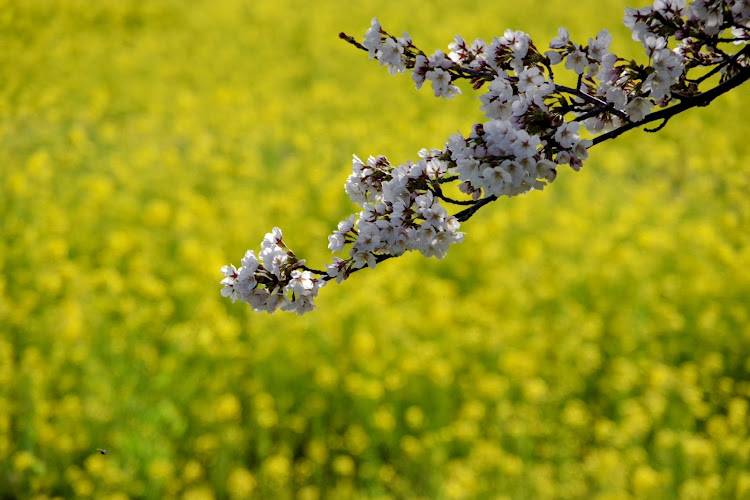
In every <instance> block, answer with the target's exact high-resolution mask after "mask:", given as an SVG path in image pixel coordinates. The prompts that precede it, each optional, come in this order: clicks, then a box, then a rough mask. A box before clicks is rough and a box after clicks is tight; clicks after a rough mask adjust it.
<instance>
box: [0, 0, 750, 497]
mask: <svg viewBox="0 0 750 500" xmlns="http://www.w3.org/2000/svg"><path fill="white" fill-rule="evenodd" d="M570 5H571V4H570V2H562V1H554V2H541V1H535V2H531V1H530V2H523V3H519V2H510V1H499V2H494V3H492V4H491V5H490V4H481V5H480V4H477V3H476V2H468V1H456V2H451V3H450V4H445V5H442V4H440V5H438V4H435V5H432V4H427V3H425V2H416V1H413V0H405V1H402V2H397V3H393V4H391V3H387V2H377V1H375V0H371V1H363V2H339V1H331V2H328V3H324V4H322V5H321V4H319V3H303V2H293V1H291V0H279V1H275V2H250V1H243V0H211V1H207V0H195V1H190V2H181V1H177V0H154V1H150V2H141V1H138V0H117V1H114V0H104V1H99V2H88V1H83V0H65V1H60V2H51V1H49V0H24V1H23V2H20V1H14V0H0V46H2V47H3V50H0V173H1V174H2V175H0V209H1V210H2V212H1V222H0V234H1V235H2V238H0V270H2V274H0V498H36V499H44V498H110V499H127V498H146V499H162V498H185V499H221V498H229V499H242V498H268V499H301V500H314V499H323V498H334V499H346V498H378V499H386V498H393V499H400V498H409V499H411V498H424V499H433V498H435V499H463V498H466V499H473V498H482V499H485V498H486V499H498V500H499V499H589V498H592V499H600V500H605V499H628V498H631V499H660V500H661V499H685V500H688V499H690V500H692V499H714V498H733V499H734V498H736V499H750V408H749V402H750V302H749V301H748V298H749V297H750V232H749V231H748V229H749V228H750V201H748V200H749V198H748V192H750V164H749V163H748V158H750V143H748V141H747V137H748V136H749V135H750V123H748V121H747V120H746V119H745V118H744V116H746V114H747V112H748V110H749V109H750V88H739V89H737V90H735V91H733V92H732V93H730V94H728V95H726V96H723V97H722V98H720V99H719V100H717V101H716V102H715V103H713V104H711V105H710V106H709V107H707V108H703V109H698V110H694V111H691V112H689V113H686V114H683V115H680V116H678V117H676V118H675V119H673V120H672V121H671V122H670V123H669V124H668V125H667V127H666V128H665V129H664V130H662V131H660V132H659V133H657V134H647V133H645V132H642V131H633V132H630V133H628V134H627V135H625V136H623V137H621V138H618V139H617V140H616V141H610V142H607V143H604V144H602V145H598V146H597V147H595V148H594V149H592V150H591V159H590V160H589V161H588V162H587V163H586V166H585V167H584V168H583V170H581V172H578V173H576V172H573V171H565V172H561V174H560V176H559V178H558V180H556V181H555V183H554V184H552V185H551V186H550V187H549V188H547V189H546V190H545V191H543V192H533V193H531V194H529V195H527V196H523V197H519V198H514V199H512V200H509V201H504V202H498V203H495V204H494V205H493V206H490V207H488V208H486V209H485V210H484V211H483V212H481V213H479V214H478V215H477V216H476V217H474V218H473V219H472V220H471V221H470V222H468V223H467V224H465V225H464V226H463V230H465V231H466V232H467V237H466V242H465V243H463V244H461V245H458V246H456V247H455V248H453V249H451V251H450V252H449V254H448V257H447V258H446V259H444V260H442V261H438V260H435V259H431V260H428V259H424V258H422V257H421V256H419V255H407V256H404V257H402V258H399V259H392V260H390V261H387V262H384V263H382V264H381V265H379V266H378V268H377V269H376V270H375V271H365V272H362V273H357V274H356V275H355V276H352V278H351V279H350V280H348V281H346V282H344V283H342V284H340V285H336V284H334V283H332V284H330V285H329V286H327V287H326V288H325V289H323V290H322V291H321V294H320V297H319V298H318V300H317V301H316V304H317V306H318V309H317V310H316V311H314V312H312V313H309V314H307V315H305V316H304V317H297V316H294V315H290V314H276V315H273V316H269V315H260V314H257V313H253V312H252V311H251V310H250V308H249V307H247V306H246V305H245V304H235V305H232V304H231V303H230V302H229V301H228V300H227V299H225V298H223V297H221V295H220V293H219V291H220V288H221V287H220V285H219V283H218V282H219V280H221V278H222V276H221V274H220V273H219V269H220V267H221V266H222V265H223V264H226V263H227V262H229V261H232V260H234V261H235V264H237V263H238V262H237V261H238V260H239V258H240V256H241V255H242V254H243V253H244V252H245V250H246V249H248V248H252V247H254V246H255V245H257V242H259V241H260V240H261V239H262V237H263V235H264V234H265V233H266V232H268V231H269V230H270V229H271V228H272V227H273V226H279V227H281V228H282V229H283V230H284V235H285V240H286V241H287V243H288V244H289V245H290V246H291V247H292V248H293V249H294V250H295V251H296V252H297V254H298V255H300V256H301V257H303V258H307V259H308V262H309V263H310V265H312V266H313V267H322V265H323V264H325V263H328V262H330V254H329V251H328V249H327V248H326V247H327V240H326V238H327V236H328V235H329V234H330V232H331V231H332V230H333V229H334V228H335V227H336V223H337V222H338V221H339V220H342V219H344V218H345V217H346V216H347V215H348V214H349V213H351V212H353V211H354V210H355V207H354V206H353V205H352V204H351V202H350V201H349V200H348V198H347V196H346V193H345V192H344V189H343V184H344V181H345V179H346V177H347V176H348V174H349V168H350V165H351V155H352V154H357V155H359V156H360V157H367V155H370V154H384V155H387V156H388V157H389V158H391V159H392V160H393V161H395V162H396V163H400V162H402V161H405V160H407V159H414V158H415V157H416V156H417V151H418V150H419V149H421V148H423V147H440V146H442V144H443V142H444V140H445V139H446V138H447V137H448V136H449V135H450V134H451V133H453V132H455V131H456V130H457V129H460V130H461V131H464V132H466V131H467V130H468V128H469V127H470V125H471V124H472V123H474V122H475V121H477V120H480V119H481V115H480V113H479V106H480V103H479V101H478V100H477V99H476V98H475V96H473V95H472V92H471V90H470V89H469V88H467V87H464V89H463V90H464V95H463V96H460V97H458V98H456V99H454V100H452V101H440V100H436V99H434V98H433V97H432V95H431V92H430V91H429V90H423V91H416V90H414V88H413V82H412V81H411V80H410V79H409V78H408V77H404V76H400V77H391V76H389V75H388V73H387V71H385V70H384V69H383V68H381V67H379V66H378V64H377V63H376V62H374V61H370V60H368V58H367V55H366V54H365V53H363V52H359V51H357V50H355V49H353V48H352V47H351V46H349V45H347V44H346V43H345V42H343V41H341V40H339V39H338V33H339V32H340V31H345V32H347V33H349V34H351V35H355V36H356V37H360V36H361V35H362V34H363V33H364V31H365V30H366V29H367V28H368V26H369V22H370V19H371V18H372V17H373V16H377V17H378V18H379V19H380V20H381V22H382V24H383V26H384V28H386V29H387V30H389V31H391V32H394V33H399V32H400V31H401V30H407V31H408V32H409V33H410V34H411V35H412V37H413V39H414V41H415V43H416V44H417V45H418V46H420V47H421V48H423V49H424V50H425V51H427V52H432V51H433V50H434V49H435V48H438V47H439V48H443V49H445V47H446V46H447V44H448V43H449V42H450V41H452V37H453V35H454V34H456V33H461V34H462V35H463V36H464V37H465V38H466V39H467V40H472V39H474V38H476V37H483V38H485V39H491V38H492V36H494V35H499V34H501V33H502V31H504V30H505V29H506V28H510V27H513V28H517V29H523V30H525V31H527V32H529V33H530V34H531V35H532V37H533V39H534V40H535V42H536V43H537V44H538V45H542V44H544V43H546V42H548V41H549V40H550V39H551V38H552V37H553V36H555V33H556V30H557V27H558V26H561V25H562V26H567V27H568V28H569V29H570V32H571V37H572V38H574V39H577V40H581V41H585V40H588V38H589V37H591V36H595V35H596V33H598V32H599V30H600V29H601V28H604V27H606V28H608V29H610V31H611V32H612V33H613V35H614V36H615V42H614V45H615V46H616V47H617V48H618V50H621V51H622V52H624V53H626V54H629V55H632V56H638V57H640V56H641V51H642V49H641V48H640V47H638V46H636V45H634V44H632V42H631V41H630V37H629V32H628V31H627V29H626V28H625V27H623V26H622V24H621V19H622V13H623V10H624V8H625V7H626V6H628V5H630V4H629V3H628V2H623V1H619V0H618V1H612V2H609V3H608V4H607V9H602V8H601V5H600V3H599V2H596V1H594V0H586V1H581V2H576V7H575V9H572V8H571V6H570ZM631 6H639V5H631ZM631 45H632V47H631ZM746 87H747V86H746ZM99 449H103V450H106V454H103V453H102V452H101V451H99Z"/></svg>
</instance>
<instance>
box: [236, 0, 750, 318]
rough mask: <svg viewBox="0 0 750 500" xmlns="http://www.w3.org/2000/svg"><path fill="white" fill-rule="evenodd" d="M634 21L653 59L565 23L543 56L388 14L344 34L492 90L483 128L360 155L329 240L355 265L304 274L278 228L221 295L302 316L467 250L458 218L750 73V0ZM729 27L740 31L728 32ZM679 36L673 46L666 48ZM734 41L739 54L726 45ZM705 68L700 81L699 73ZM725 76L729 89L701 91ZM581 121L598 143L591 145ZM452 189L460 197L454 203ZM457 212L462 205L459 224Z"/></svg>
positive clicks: (451, 83)
mask: <svg viewBox="0 0 750 500" xmlns="http://www.w3.org/2000/svg"><path fill="white" fill-rule="evenodd" d="M625 24H626V25H627V26H628V27H629V28H630V29H631V31H632V33H633V39H634V40H636V41H639V42H641V44H642V45H643V47H644V49H645V52H646V56H647V58H648V61H647V62H646V63H645V64H644V63H638V62H636V61H633V60H626V59H623V58H621V57H618V56H617V55H615V54H614V53H613V52H611V51H610V50H609V47H610V44H611V42H612V36H611V35H610V34H609V33H608V32H607V30H601V31H600V32H599V33H598V34H597V35H596V37H594V38H590V39H589V40H588V44H586V45H582V44H578V43H575V42H573V41H571V40H570V35H569V33H568V31H567V30H566V29H565V28H560V29H559V30H558V36H557V37H555V38H554V39H553V40H552V41H551V42H550V43H549V44H548V47H547V49H546V50H544V51H542V50H539V49H538V48H537V46H536V45H535V44H534V43H533V41H532V40H531V37H530V36H529V35H528V34H526V33H524V32H521V31H514V30H507V31H505V33H504V34H503V36H502V37H496V38H494V39H493V40H492V42H490V43H486V42H485V41H484V40H481V39H477V40H475V41H474V42H472V43H471V44H469V43H467V42H466V41H465V40H464V39H463V38H462V37H460V36H458V35H457V36H456V37H455V39H454V42H453V43H451V44H450V45H449V53H447V54H446V53H444V52H442V51H440V50H437V51H435V52H434V53H433V54H432V55H429V56H428V55H427V54H426V53H425V52H423V51H422V50H420V49H419V48H418V47H417V46H415V45H414V43H413V41H412V39H411V37H410V36H409V35H408V34H407V33H404V34H403V36H401V37H395V36H392V35H390V34H389V33H388V32H386V31H385V30H383V28H382V27H381V25H380V23H379V22H378V20H377V19H373V21H372V23H371V26H370V29H369V30H368V31H367V33H366V34H365V37H364V41H363V42H362V43H359V42H357V41H356V40H355V39H354V38H352V37H350V36H348V35H344V34H343V33H342V34H341V38H343V39H345V40H347V41H348V42H349V43H351V44H353V45H354V46H356V47H358V48H360V49H362V50H365V51H367V52H368V53H369V55H370V58H374V59H377V60H378V61H379V62H380V64H381V65H383V66H386V67H387V68H388V70H389V71H390V72H391V74H397V73H404V72H407V71H410V72H411V73H412V79H413V81H414V82H415V84H416V87H417V88H418V89H419V88H421V87H422V85H423V84H424V83H426V82H428V81H429V82H430V85H431V87H432V90H433V92H434V94H435V96H436V97H442V98H445V99H450V98H453V97H455V96H457V95H459V94H461V90H460V88H459V87H458V86H457V85H456V82H457V81H458V80H467V81H468V82H469V84H470V85H471V88H472V89H474V90H475V91H479V90H480V89H484V91H483V93H482V94H481V95H480V96H479V99H480V101H481V103H482V106H481V111H482V112H483V113H484V115H485V117H486V121H485V122H484V123H477V124H475V125H474V126H473V127H472V130H471V132H470V134H469V135H468V136H467V137H464V136H462V135H461V134H454V135H453V136H451V137H450V138H449V139H448V141H446V143H445V146H444V148H443V149H433V150H422V151H420V153H419V156H420V160H419V161H417V162H416V163H413V162H406V163H403V164H401V165H398V166H395V167H394V166H393V165H392V164H391V163H390V162H389V161H388V159H387V158H385V157H383V156H379V157H370V158H369V159H368V161H367V162H366V163H365V162H362V161H361V160H360V159H359V158H357V157H356V156H355V157H354V161H353V167H352V170H353V173H352V174H351V175H350V176H349V178H348V180H347V182H346V186H345V187H346V192H347V194H348V195H349V196H350V198H351V199H352V201H353V202H354V203H356V204H357V205H359V206H360V208H361V209H362V210H361V211H360V212H359V213H357V214H353V215H351V216H349V217H348V218H347V219H345V220H344V221H342V222H341V223H339V225H338V228H337V229H336V230H335V231H334V232H333V234H332V235H331V236H330V237H329V238H328V239H329V245H328V247H329V249H330V250H331V251H332V252H334V253H341V252H344V251H346V250H347V249H348V254H349V256H348V258H346V259H342V258H340V257H334V261H333V262H332V263H331V264H329V265H327V266H326V270H325V271H317V270H314V269H310V268H307V267H306V266H305V264H304V261H299V260H297V258H296V257H295V256H294V253H293V252H291V250H289V249H288V248H287V247H286V245H284V243H283V241H282V239H281V231H280V230H278V228H276V229H274V232H273V233H270V234H268V235H266V239H265V240H264V242H263V250H262V251H261V254H260V259H258V258H256V257H255V254H254V253H253V252H252V251H249V252H247V254H246V255H245V258H243V260H242V266H241V267H240V269H239V270H237V269H235V268H234V266H225V267H224V268H222V272H223V274H224V276H225V278H224V280H222V284H223V285H224V289H223V290H222V294H223V295H225V296H228V297H231V298H232V300H236V299H240V300H242V301H244V302H248V303H250V304H251V305H252V306H253V307H254V308H255V309H256V310H259V311H268V312H273V311H275V310H276V309H277V308H281V309H282V310H292V311H295V312H297V313H298V314H302V313H304V312H307V311H309V310H310V309H312V307H313V306H312V300H313V298H314V297H315V296H316V295H317V293H318V289H319V288H320V287H321V286H323V285H324V284H325V283H326V282H327V281H329V280H331V279H336V280H337V281H339V282H340V281H343V280H344V279H346V278H348V277H349V276H350V275H351V274H352V273H353V272H355V271H357V270H359V269H363V268H365V267H370V268H374V267H375V266H376V265H377V263H378V262H381V261H383V260H385V259H388V258H391V257H397V256H399V255H402V254H403V253H404V252H406V251H413V250H417V251H419V252H421V253H422V254H423V255H425V256H427V257H432V256H435V257H437V258H440V259H442V258H443V257H444V256H445V255H446V252H447V251H448V248H449V247H450V246H451V245H452V244H454V243H460V242H461V241H463V236H464V233H462V232H459V228H460V225H461V223H462V222H465V221H466V220H468V219H469V218H471V217H472V216H473V215H474V213H476V211H477V210H479V209H480V208H482V207H483V206H486V205H487V204H488V203H490V202H492V201H495V200H497V199H498V198H501V197H512V196H517V195H519V194H523V193H526V192H528V191H530V190H532V189H543V188H544V186H545V185H547V184H548V183H550V182H553V181H554V180H555V178H556V177H557V171H558V168H559V167H560V166H561V165H568V166H570V167H571V168H572V169H573V170H576V171H577V170H579V169H580V168H581V167H582V166H583V162H584V161H585V160H586V159H587V158H588V149H589V148H590V147H591V146H593V145H595V144H598V143H600V142H603V141H605V140H608V139H613V138H614V137H617V136H618V135H620V134H621V133H623V132H625V131H627V130H631V129H633V128H636V127H639V126H642V125H644V124H647V123H651V122H653V121H656V120H661V121H662V123H661V124H660V125H659V126H658V127H656V128H654V129H646V130H647V131H656V130H659V129H660V128H662V127H663V126H664V125H665V124H666V123H667V121H668V120H669V119H670V118H671V117H672V116H674V115H676V114H678V113H681V112H682V111H685V110H686V109H689V108H691V107H694V106H705V105H707V104H708V103H709V102H710V101H711V100H713V99H715V98H716V97H718V96H719V95H721V94H723V93H725V92H727V91H729V90H731V89H732V88H735V87H737V86H738V85H740V84H742V83H744V82H745V81H746V80H747V79H749V78H750V58H749V56H750V52H748V48H747V42H748V40H750V0H694V1H693V2H692V3H690V4H689V5H688V4H687V2H686V1H685V0H655V2H654V4H653V5H652V6H651V7H645V8H642V9H627V10H626V17H625ZM727 31H729V32H730V33H731V36H730V37H725V36H722V35H723V34H724V33H725V32H727ZM671 39H674V40H676V41H677V42H678V43H677V44H676V46H675V48H669V45H670V40H671ZM727 45H729V46H730V47H734V49H733V50H730V49H726V48H721V47H723V46H727ZM563 62H564V67H565V69H566V70H568V71H569V72H571V74H572V75H573V78H572V79H574V80H576V86H575V87H570V86H565V85H560V84H558V83H556V81H555V73H554V70H553V67H555V66H557V65H560V64H562V63H563ZM696 68H697V69H699V70H700V71H699V73H700V76H699V77H697V78H690V76H689V72H690V70H693V69H696ZM714 75H718V78H717V80H718V83H716V84H715V86H714V87H713V88H711V89H709V90H707V91H702V90H701V84H703V83H704V82H706V81H711V80H710V79H711V77H712V76H714ZM675 101H676V102H677V104H674V103H675ZM655 108H661V109H660V110H659V111H655ZM581 126H583V127H585V129H586V130H587V131H588V133H589V134H591V135H593V136H595V137H594V138H593V139H589V138H582V137H581ZM453 182H456V183H457V186H456V188H455V189H454V190H453V192H450V193H449V194H446V192H448V185H450V184H451V183H453ZM454 193H455V194H454ZM456 196H465V197H466V199H456ZM446 205H455V206H459V207H462V209H461V210H460V211H458V212H457V213H455V214H453V215H450V213H449V210H448V208H446ZM314 276H318V278H314Z"/></svg>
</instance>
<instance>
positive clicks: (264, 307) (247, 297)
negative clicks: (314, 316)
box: [221, 227, 326, 314]
mask: <svg viewBox="0 0 750 500" xmlns="http://www.w3.org/2000/svg"><path fill="white" fill-rule="evenodd" d="M304 265H305V261H304V260H297V258H296V257H295V255H294V252H292V251H291V250H290V249H289V248H288V247H287V246H286V244H285V243H284V240H283V235H282V234H281V229H279V228H278V227H275V228H273V231H272V232H270V233H268V234H266V237H265V239H264V240H263V243H261V252H260V255H258V256H256V255H255V252H253V251H252V250H248V251H247V252H246V253H245V256H244V257H243V258H242V261H241V266H240V268H239V269H237V268H236V267H235V266H233V265H227V266H224V267H222V268H221V272H222V274H223V275H224V279H223V280H221V284H222V285H224V288H222V290H221V294H222V295H223V296H224V297H230V298H231V299H232V302H235V301H236V300H238V299H239V300H240V301H242V302H247V303H248V304H250V305H251V306H252V307H253V309H255V310H256V311H266V312H269V313H272V312H274V311H276V309H281V310H282V311H294V312H296V313H298V314H304V313H305V312H308V311H310V310H312V308H313V303H312V301H313V298H315V296H316V295H318V290H319V289H320V287H322V286H324V285H325V284H326V282H325V280H323V279H321V278H315V277H314V276H313V273H312V272H310V271H309V270H307V269H305V268H304Z"/></svg>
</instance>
